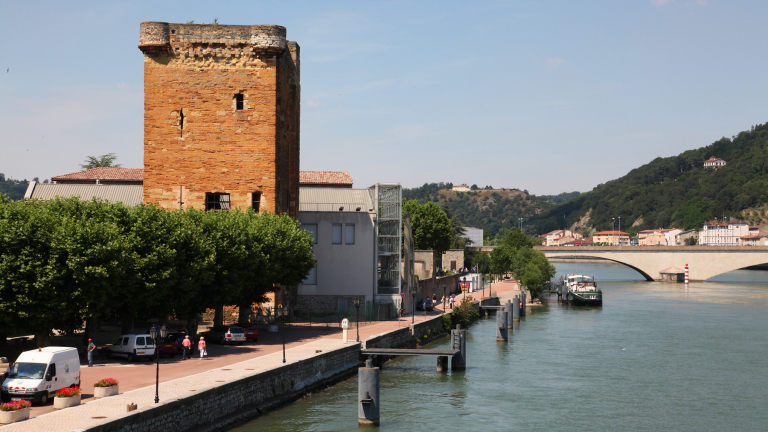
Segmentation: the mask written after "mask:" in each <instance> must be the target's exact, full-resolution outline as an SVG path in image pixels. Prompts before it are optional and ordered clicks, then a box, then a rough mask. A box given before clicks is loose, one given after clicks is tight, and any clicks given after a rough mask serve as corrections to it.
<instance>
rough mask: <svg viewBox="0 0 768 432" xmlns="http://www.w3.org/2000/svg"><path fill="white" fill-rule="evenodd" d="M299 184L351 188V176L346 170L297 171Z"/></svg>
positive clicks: (302, 185)
mask: <svg viewBox="0 0 768 432" xmlns="http://www.w3.org/2000/svg"><path fill="white" fill-rule="evenodd" d="M299 186H301V187H332V188H351V187H352V177H350V176H349V172H348V171H299Z"/></svg>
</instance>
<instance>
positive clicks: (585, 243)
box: [560, 237, 592, 246]
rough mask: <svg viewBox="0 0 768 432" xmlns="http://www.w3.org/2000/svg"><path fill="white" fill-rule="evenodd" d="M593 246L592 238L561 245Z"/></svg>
mask: <svg viewBox="0 0 768 432" xmlns="http://www.w3.org/2000/svg"><path fill="white" fill-rule="evenodd" d="M591 245H592V237H584V238H580V239H578V240H573V241H569V242H567V243H564V244H561V245H560V246H591Z"/></svg>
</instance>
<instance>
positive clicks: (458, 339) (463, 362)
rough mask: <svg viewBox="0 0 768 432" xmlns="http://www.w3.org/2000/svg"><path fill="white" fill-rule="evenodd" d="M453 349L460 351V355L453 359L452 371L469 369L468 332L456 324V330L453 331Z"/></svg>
mask: <svg viewBox="0 0 768 432" xmlns="http://www.w3.org/2000/svg"><path fill="white" fill-rule="evenodd" d="M451 347H452V349H455V350H459V353H458V354H456V355H455V356H453V359H451V369H452V370H460V369H466V368H467V331H466V330H462V329H461V324H456V330H451Z"/></svg>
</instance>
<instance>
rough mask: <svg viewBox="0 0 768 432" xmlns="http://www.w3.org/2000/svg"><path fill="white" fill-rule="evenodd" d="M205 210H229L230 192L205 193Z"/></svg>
mask: <svg viewBox="0 0 768 432" xmlns="http://www.w3.org/2000/svg"><path fill="white" fill-rule="evenodd" d="M205 210H206V211H208V210H229V194H225V193H207V194H205Z"/></svg>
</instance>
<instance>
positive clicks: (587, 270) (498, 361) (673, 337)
mask: <svg viewBox="0 0 768 432" xmlns="http://www.w3.org/2000/svg"><path fill="white" fill-rule="evenodd" d="M556 266H557V270H558V277H559V274H560V273H574V272H575V273H581V274H588V275H593V276H595V277H596V278H597V281H598V284H599V286H600V288H601V289H602V290H603V298H604V301H603V307H602V308H586V307H573V306H563V305H561V304H559V303H558V302H557V299H556V297H549V301H548V304H546V305H545V306H542V307H539V308H531V309H530V313H529V315H528V316H527V317H525V318H523V319H522V320H521V322H520V324H519V326H518V325H517V324H515V328H514V330H513V331H512V332H511V333H510V338H509V342H505V343H499V342H496V338H495V333H494V328H493V326H494V324H495V318H494V317H491V318H490V319H481V320H480V321H478V322H477V323H475V324H474V325H472V327H471V328H470V329H469V331H468V335H467V351H468V355H467V366H468V367H467V370H466V371H465V372H456V373H453V372H449V373H448V374H438V373H436V372H435V359H434V358H420V357H405V358H399V359H396V360H394V361H390V362H388V363H386V364H385V366H384V369H383V371H382V374H381V426H380V429H381V430H390V431H410V430H418V431H428V430H465V431H478V430H509V429H513V430H520V431H526V432H530V431H724V430H732V431H737V430H738V431H765V430H768V410H767V409H766V404H768V272H765V271H748V270H739V271H735V272H731V273H727V274H725V275H721V276H719V277H717V278H714V279H713V280H711V281H708V282H697V283H691V284H689V287H688V288H687V289H686V288H685V286H684V284H682V283H660V282H645V281H644V280H642V278H641V277H640V275H639V274H637V273H636V272H635V271H634V270H632V269H629V268H627V267H624V266H622V265H618V264H578V265H577V264H570V263H557V264H556ZM448 345H449V341H448V338H443V339H441V340H439V341H437V342H435V343H432V344H430V345H429V346H428V348H436V349H440V348H442V349H445V348H448ZM356 397H357V378H356V377H355V378H353V379H349V380H346V381H344V382H342V383H339V384H337V385H335V386H334V387H332V388H329V389H326V390H323V391H321V392H317V393H315V394H313V395H311V396H308V397H306V398H304V399H302V400H300V401H297V402H295V403H293V404H291V405H290V406H287V407H285V408H282V409H280V410H277V411H274V412H272V413H269V414H267V415H265V416H262V417H260V418H258V419H256V420H254V421H252V422H250V423H248V424H246V425H243V426H241V427H239V428H236V429H234V431H237V432H255V431H260V432H261V431H347V430H356V429H358V427H357V405H356Z"/></svg>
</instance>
